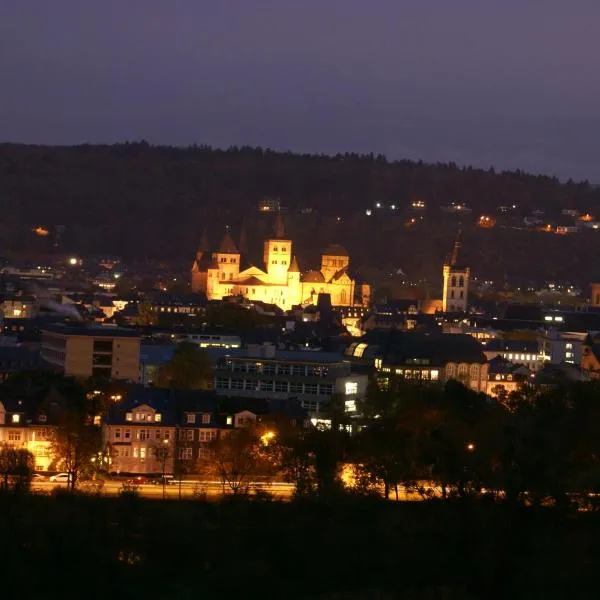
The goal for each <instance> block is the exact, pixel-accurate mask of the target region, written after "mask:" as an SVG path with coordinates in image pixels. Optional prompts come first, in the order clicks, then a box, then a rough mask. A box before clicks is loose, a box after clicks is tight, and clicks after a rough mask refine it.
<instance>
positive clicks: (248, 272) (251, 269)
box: [238, 265, 267, 279]
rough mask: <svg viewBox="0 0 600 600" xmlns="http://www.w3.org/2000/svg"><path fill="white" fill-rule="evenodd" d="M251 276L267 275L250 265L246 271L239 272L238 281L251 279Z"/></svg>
mask: <svg viewBox="0 0 600 600" xmlns="http://www.w3.org/2000/svg"><path fill="white" fill-rule="evenodd" d="M253 275H258V276H261V275H263V276H265V277H266V276H267V273H265V271H263V270H262V269H260V268H259V267H257V266H255V265H251V266H249V267H248V268H247V269H244V270H243V271H240V273H239V275H238V279H243V278H245V277H252V276H253Z"/></svg>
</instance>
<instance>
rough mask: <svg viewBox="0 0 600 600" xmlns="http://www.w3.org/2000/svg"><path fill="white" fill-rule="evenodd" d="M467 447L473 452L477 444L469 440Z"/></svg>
mask: <svg viewBox="0 0 600 600" xmlns="http://www.w3.org/2000/svg"><path fill="white" fill-rule="evenodd" d="M466 448H467V450H468V451H469V452H473V451H474V450H475V444H474V443H473V442H469V443H468V444H467V446H466Z"/></svg>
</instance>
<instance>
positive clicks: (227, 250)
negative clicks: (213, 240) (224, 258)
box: [219, 231, 239, 254]
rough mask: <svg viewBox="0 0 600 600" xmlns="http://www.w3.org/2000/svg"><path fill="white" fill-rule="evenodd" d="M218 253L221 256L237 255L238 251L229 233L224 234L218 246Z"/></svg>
mask: <svg viewBox="0 0 600 600" xmlns="http://www.w3.org/2000/svg"><path fill="white" fill-rule="evenodd" d="M219 252H220V253H222V254H239V250H238V249H237V246H236V245H235V243H234V241H233V239H232V237H231V234H230V233H229V231H226V232H225V235H224V236H223V239H222V240H221V244H220V246H219Z"/></svg>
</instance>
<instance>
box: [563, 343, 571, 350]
mask: <svg viewBox="0 0 600 600" xmlns="http://www.w3.org/2000/svg"><path fill="white" fill-rule="evenodd" d="M565 348H566V349H567V350H573V344H566V345H565Z"/></svg>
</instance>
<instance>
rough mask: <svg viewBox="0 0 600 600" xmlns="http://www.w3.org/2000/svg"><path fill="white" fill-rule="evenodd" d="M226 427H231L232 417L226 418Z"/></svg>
mask: <svg viewBox="0 0 600 600" xmlns="http://www.w3.org/2000/svg"><path fill="white" fill-rule="evenodd" d="M227 425H233V417H227Z"/></svg>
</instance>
